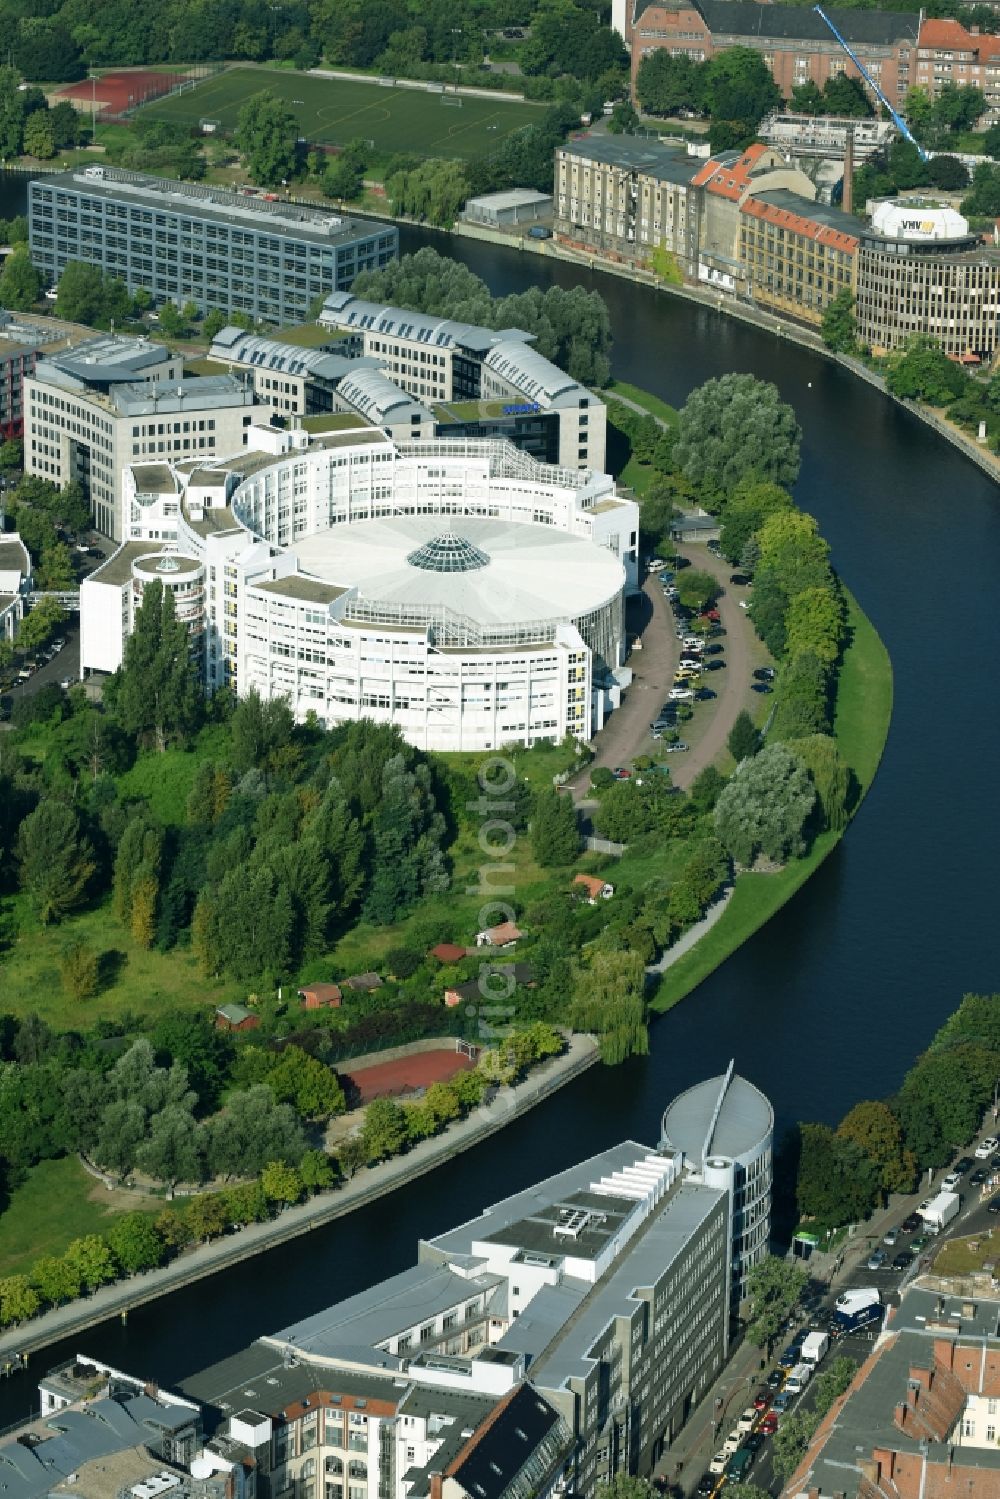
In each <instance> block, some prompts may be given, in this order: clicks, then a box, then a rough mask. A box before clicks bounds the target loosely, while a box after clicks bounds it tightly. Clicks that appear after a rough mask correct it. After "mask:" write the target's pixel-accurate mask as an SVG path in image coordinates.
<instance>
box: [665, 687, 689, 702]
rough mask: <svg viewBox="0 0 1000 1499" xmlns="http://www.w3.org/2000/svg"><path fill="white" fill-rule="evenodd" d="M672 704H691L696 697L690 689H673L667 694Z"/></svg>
mask: <svg viewBox="0 0 1000 1499" xmlns="http://www.w3.org/2000/svg"><path fill="white" fill-rule="evenodd" d="M667 696H668V697H669V699H670V701H671V702H672V703H689V702H690V701H691V699H692V698H693V697H694V693H693V692H692V691H691V688H690V687H671V689H670V691H669V692H668V693H667Z"/></svg>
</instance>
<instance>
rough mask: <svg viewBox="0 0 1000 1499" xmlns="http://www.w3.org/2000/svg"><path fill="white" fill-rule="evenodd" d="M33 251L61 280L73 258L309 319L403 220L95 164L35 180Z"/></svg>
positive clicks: (393, 240)
mask: <svg viewBox="0 0 1000 1499" xmlns="http://www.w3.org/2000/svg"><path fill="white" fill-rule="evenodd" d="M28 234H29V244H30V247H31V258H32V260H33V261H34V263H35V265H36V266H37V267H38V269H39V270H40V271H41V273H42V275H43V276H45V277H46V279H47V280H48V281H50V282H52V283H55V282H57V281H58V280H59V277H60V276H61V275H62V273H63V271H64V270H65V269H66V266H67V265H68V264H69V262H70V261H71V260H77V261H83V262H84V263H85V264H87V265H96V266H98V267H99V268H100V270H101V271H103V272H104V274H105V275H108V276H116V277H118V279H119V280H121V281H124V283H125V285H126V286H127V287H128V289H129V291H131V292H135V291H138V290H139V288H140V287H143V288H145V290H146V291H148V292H149V293H150V295H151V296H152V298H153V301H154V302H156V303H161V302H167V301H170V302H175V303H177V304H178V305H183V304H184V303H185V302H194V303H195V305H196V306H197V307H198V308H199V309H200V310H201V311H202V312H210V311H213V310H218V311H221V312H225V313H227V314H231V313H234V312H243V313H246V314H248V315H249V316H250V317H252V318H253V319H254V321H255V322H256V321H262V322H270V323H294V322H301V321H302V320H303V319H304V318H306V317H307V316H308V314H309V310H310V308H311V307H312V305H313V303H314V302H316V301H317V300H318V299H319V298H321V297H323V296H325V295H326V294H327V293H329V292H331V291H334V290H335V289H337V288H338V287H347V286H350V284H351V282H352V281H353V280H354V278H355V276H356V275H357V274H358V273H359V272H360V271H366V270H372V269H374V268H375V267H377V266H382V265H386V264H388V262H389V261H390V260H393V259H394V258H395V256H396V254H397V252H398V245H399V236H398V232H397V230H396V228H395V226H394V225H391V224H374V223H367V222H365V221H364V220H361V219H353V218H346V217H344V216H343V215H341V214H337V213H335V212H333V210H332V209H326V208H310V207H305V206H301V205H299V204H294V203H289V202H280V201H277V200H268V199H267V198H263V197H250V196H247V195H246V194H245V193H238V192H229V191H227V190H226V189H224V188H218V187H206V186H201V185H198V184H195V183H190V182H171V181H168V180H167V179H165V178H162V177H148V176H145V175H143V174H142V173H139V172H129V171H123V170H119V169H118V168H115V167H105V166H92V167H85V168H83V169H82V170H80V171H75V172H58V173H55V174H53V175H50V176H46V177H40V178H36V179H35V180H34V181H33V182H32V183H31V184H30V186H29V189H28Z"/></svg>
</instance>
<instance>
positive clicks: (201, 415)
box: [24, 335, 270, 540]
mask: <svg viewBox="0 0 1000 1499" xmlns="http://www.w3.org/2000/svg"><path fill="white" fill-rule="evenodd" d="M269 411H270V407H269V405H262V404H260V403H258V402H257V400H256V398H255V396H254V391H253V386H252V385H251V384H249V383H247V382H246V381H244V380H243V379H238V378H236V377H235V376H233V375H221V376H219V375H216V376H211V375H207V376H202V377H196V378H192V379H185V378H184V371H183V363H182V361H181V358H180V356H179V355H174V354H171V353H170V352H169V350H168V349H166V348H165V347H164V346H163V345H161V344H152V343H148V342H147V341H146V340H144V339H136V338H122V337H116V336H114V335H101V336H98V337H96V338H92V339H91V340H90V341H89V342H86V343H82V344H78V345H76V346H75V347H74V348H72V349H69V350H67V351H65V352H64V353H56V354H50V355H48V356H47V357H45V358H43V359H38V360H37V362H36V365H35V369H34V372H33V373H32V374H31V376H30V377H28V378H26V379H25V381H24V468H25V472H26V473H29V474H35V475H37V477H38V478H40V479H48V480H49V481H50V482H51V483H53V484H57V485H58V486H59V487H60V488H63V487H64V486H65V485H67V484H70V483H72V482H74V481H75V482H76V483H78V484H80V486H81V487H82V489H83V493H84V495H85V497H86V498H87V499H88V500H89V502H90V507H91V513H92V515H93V517H94V525H95V526H96V527H97V529H98V530H99V531H101V532H102V533H103V534H104V535H105V536H110V537H113V538H114V539H115V540H120V539H121V538H122V535H123V529H122V518H121V507H122V474H123V470H124V469H125V467H126V465H127V464H129V463H132V462H134V461H136V460H141V459H150V460H152V459H158V460H159V461H161V462H164V461H171V460H173V461H176V460H177V459H180V458H183V457H187V456H188V455H189V454H198V455H199V456H200V457H201V458H203V459H212V458H215V457H217V456H220V455H221V454H224V453H233V452H235V451H236V450H237V449H239V448H240V447H241V446H242V445H243V441H244V438H245V436H246V432H247V430H248V428H249V427H250V424H251V422H253V421H258V420H261V419H262V418H265V419H266V417H267V415H268V414H269Z"/></svg>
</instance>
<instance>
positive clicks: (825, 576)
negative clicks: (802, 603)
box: [754, 510, 831, 604]
mask: <svg viewBox="0 0 1000 1499" xmlns="http://www.w3.org/2000/svg"><path fill="white" fill-rule="evenodd" d="M757 544H758V546H759V547H760V561H759V563H758V566H757V572H756V575H755V580H754V590H755V604H756V590H757V589H758V588H759V586H760V584H761V582H766V581H767V580H768V578H769V577H773V578H774V579H775V580H776V581H777V582H778V583H779V584H780V586H781V588H782V589H783V591H784V593H785V595H786V596H787V598H788V599H793V598H794V597H795V595H796V594H798V593H801V592H802V591H803V590H804V589H806V588H826V587H829V586H830V579H831V573H830V561H829V558H830V548H829V547H828V545H827V543H826V542H825V541H824V539H823V537H822V536H821V535H820V532H819V526H818V524H817V522H816V519H815V517H814V516H811V515H807V514H806V512H805V511H804V510H778V511H776V512H774V513H773V514H772V515H769V516H768V517H767V519H766V520H765V521H764V523H763V525H762V526H761V527H760V530H759V531H758V532H757Z"/></svg>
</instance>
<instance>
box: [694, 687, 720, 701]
mask: <svg viewBox="0 0 1000 1499" xmlns="http://www.w3.org/2000/svg"><path fill="white" fill-rule="evenodd" d="M695 697H696V698H697V699H698V701H699V703H707V702H708V701H709V699H710V698H713V697H718V693H717V692H716V691H715V688H714V687H699V688H698V691H697V692H696V693H695Z"/></svg>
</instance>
